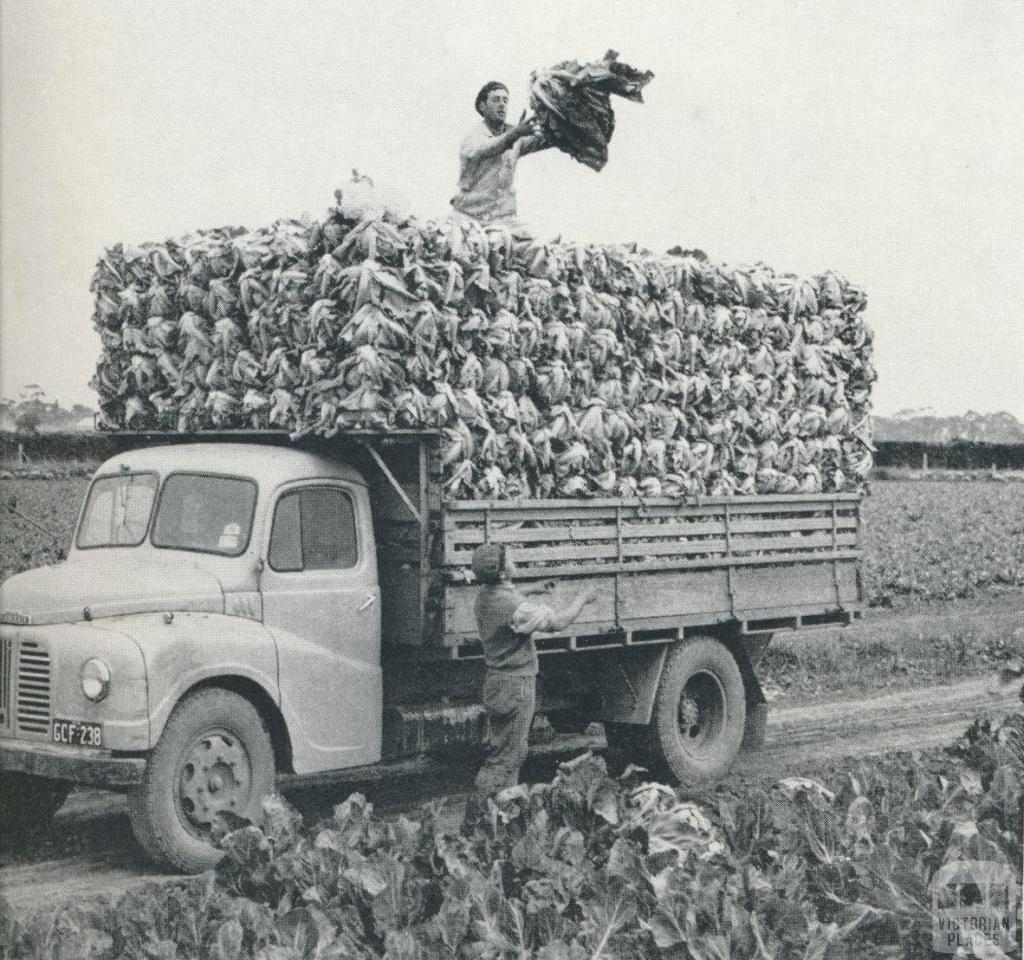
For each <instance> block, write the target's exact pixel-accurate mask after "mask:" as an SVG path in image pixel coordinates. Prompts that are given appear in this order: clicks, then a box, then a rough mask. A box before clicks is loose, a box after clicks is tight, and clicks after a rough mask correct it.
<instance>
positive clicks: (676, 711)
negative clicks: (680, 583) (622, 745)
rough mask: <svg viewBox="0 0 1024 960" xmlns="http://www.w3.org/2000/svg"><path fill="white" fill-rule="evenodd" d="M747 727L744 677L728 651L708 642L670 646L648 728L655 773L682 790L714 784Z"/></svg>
mask: <svg viewBox="0 0 1024 960" xmlns="http://www.w3.org/2000/svg"><path fill="white" fill-rule="evenodd" d="M745 722H746V697H745V691H744V687H743V677H742V675H741V674H740V668H739V665H738V664H737V663H736V658H735V657H734V656H733V655H732V653H731V652H730V651H729V649H728V648H727V647H726V646H725V645H724V644H722V643H720V642H719V641H718V640H713V639H711V638H710V637H696V638H694V639H692V640H685V641H683V642H682V643H680V644H678V645H676V646H674V647H673V648H672V649H671V650H670V651H669V653H668V657H667V658H666V660H665V667H664V669H663V670H662V674H661V681H660V682H659V684H658V692H657V694H656V695H655V698H654V714H653V716H652V718H651V725H650V727H649V728H648V736H649V742H650V749H651V755H652V760H653V761H654V764H655V768H656V769H660V772H663V773H668V774H669V775H671V776H672V777H674V778H675V779H676V780H678V781H679V785H680V786H681V787H683V788H684V789H699V788H702V787H705V786H707V785H709V784H712V783H714V782H715V781H716V780H719V779H721V777H723V776H724V775H725V774H726V773H727V772H728V770H729V768H730V767H731V766H732V764H733V761H734V760H735V759H736V756H737V754H738V753H739V751H740V745H741V744H742V743H743V730H744V724H745Z"/></svg>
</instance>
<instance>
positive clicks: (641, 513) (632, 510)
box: [444, 504, 857, 531]
mask: <svg viewBox="0 0 1024 960" xmlns="http://www.w3.org/2000/svg"><path fill="white" fill-rule="evenodd" d="M731 512H732V515H733V516H734V517H760V516H765V517H766V516H774V515H779V514H782V515H785V516H789V517H792V518H794V519H800V518H803V517H806V518H814V517H818V518H825V517H829V518H831V516H832V511H831V509H830V508H829V506H828V505H827V504H825V505H822V506H817V507H815V508H814V509H808V510H796V509H794V508H793V507H792V506H786V505H783V504H766V505H763V506H761V507H760V508H758V509H753V508H749V509H743V508H736V509H733V510H732V511H731ZM486 513H487V512H486V511H483V510H481V511H479V512H476V513H470V512H465V513H460V514H453V513H450V512H446V513H445V514H444V527H445V530H447V531H455V530H465V529H473V528H474V527H475V526H478V525H479V524H482V523H483V519H484V516H485V515H486ZM620 513H621V516H622V519H623V520H624V521H627V522H630V521H637V522H650V521H654V520H684V519H689V520H695V521H696V520H700V519H703V520H706V521H709V520H715V519H718V518H720V517H722V516H723V515H724V511H719V510H708V509H706V508H703V507H702V508H699V509H698V508H696V507H693V506H689V505H680V506H674V507H652V508H647V509H643V508H639V507H633V506H626V507H623V508H622V509H621V511H620ZM836 513H837V516H838V517H840V518H856V517H857V510H856V509H855V508H853V509H843V510H837V511H836ZM615 516H616V511H615V510H614V509H610V508H606V507H600V508H598V507H594V508H593V509H581V508H578V507H577V508H575V509H570V508H564V509H559V510H546V511H543V512H541V511H538V510H533V509H530V508H528V507H524V506H518V507H516V508H514V509H512V508H510V509H506V510H494V511H491V512H490V517H491V522H492V523H494V524H496V525H499V526H500V525H503V524H514V523H540V524H546V523H555V522H562V523H571V522H574V521H591V522H593V521H602V522H605V523H607V522H609V521H613V520H614V519H615Z"/></svg>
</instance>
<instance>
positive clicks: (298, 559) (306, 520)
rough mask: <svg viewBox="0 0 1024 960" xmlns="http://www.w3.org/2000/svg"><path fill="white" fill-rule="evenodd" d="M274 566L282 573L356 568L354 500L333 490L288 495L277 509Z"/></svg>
mask: <svg viewBox="0 0 1024 960" xmlns="http://www.w3.org/2000/svg"><path fill="white" fill-rule="evenodd" d="M269 560H270V566H271V568H272V569H274V570H277V571H278V572H282V573H283V572H293V571H296V570H344V569H347V568H349V567H354V566H355V565H356V562H357V560H358V554H357V552H356V518H355V510H354V509H353V506H352V499H351V498H350V497H349V495H348V494H347V493H345V492H344V491H343V490H338V489H335V488H333V487H307V488H306V489H305V490H297V491H295V492H294V493H286V494H285V495H284V496H283V497H281V499H280V500H278V501H277V506H276V507H275V509H274V525H273V528H272V529H271V532H270V555H269Z"/></svg>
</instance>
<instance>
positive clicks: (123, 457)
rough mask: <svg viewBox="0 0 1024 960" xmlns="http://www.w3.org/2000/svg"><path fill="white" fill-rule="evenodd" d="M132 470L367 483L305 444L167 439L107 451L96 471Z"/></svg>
mask: <svg viewBox="0 0 1024 960" xmlns="http://www.w3.org/2000/svg"><path fill="white" fill-rule="evenodd" d="M120 470H131V471H133V472H140V471H155V472H157V473H161V474H166V473H170V472H174V473H178V472H193V473H224V474H232V475H234V476H244V477H251V478H252V479H253V480H255V481H256V483H257V484H258V485H259V486H260V488H261V489H267V490H270V489H274V488H275V487H278V486H280V485H281V484H282V483H287V482H289V481H291V480H308V479H314V478H318V479H332V480H344V481H346V482H348V483H357V484H361V485H363V486H365V485H366V481H365V479H363V476H362V475H361V474H360V473H359V471H357V470H356V469H355V468H354V467H352V466H350V465H349V464H347V463H345V462H343V461H342V460H338V459H334V458H332V457H327V456H324V455H322V454H319V453H313V452H311V451H308V450H300V449H296V448H293V447H287V446H283V445H277V444H269V443H267V444H262V443H171V444H166V445H161V446H153V447H143V448H140V449H136V450H127V451H124V452H123V453H118V454H117V455H115V456H113V457H111V458H110V459H109V460H107V461H106V462H105V463H104V464H103V465H102V466H101V467H100V469H99V470H98V471H97V473H98V474H109V473H116V472H118V471H120Z"/></svg>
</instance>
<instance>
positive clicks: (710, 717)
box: [678, 671, 725, 756]
mask: <svg viewBox="0 0 1024 960" xmlns="http://www.w3.org/2000/svg"><path fill="white" fill-rule="evenodd" d="M678 717H679V735H680V737H681V738H682V740H683V745H684V748H685V749H686V750H687V751H688V752H692V753H693V754H694V755H695V756H696V755H700V754H702V753H703V752H704V751H706V750H708V749H711V747H712V744H713V742H714V740H715V738H716V737H717V736H718V735H719V734H720V732H721V729H722V726H723V724H724V718H725V692H724V691H723V689H722V686H721V683H720V681H719V680H718V678H717V677H716V676H715V675H714V674H713V673H710V672H703V671H702V672H700V673H696V674H694V675H693V676H692V677H690V679H689V680H688V681H687V683H686V685H685V686H684V687H683V690H682V693H681V695H680V697H679V713H678Z"/></svg>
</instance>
